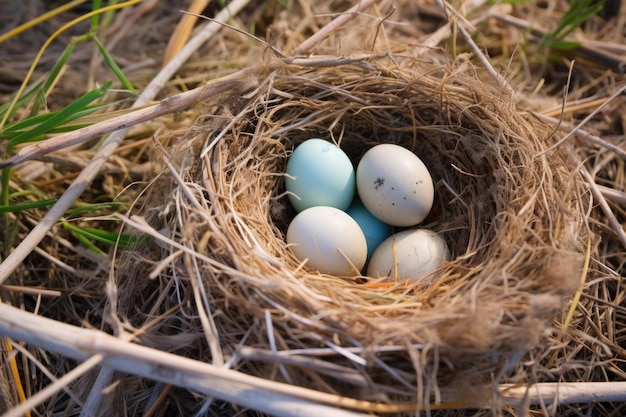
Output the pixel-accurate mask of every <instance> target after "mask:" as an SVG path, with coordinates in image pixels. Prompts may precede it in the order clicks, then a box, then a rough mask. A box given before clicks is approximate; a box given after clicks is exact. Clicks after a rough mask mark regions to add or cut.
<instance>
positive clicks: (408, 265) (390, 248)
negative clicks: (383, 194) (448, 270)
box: [367, 229, 450, 281]
mask: <svg viewBox="0 0 626 417" xmlns="http://www.w3.org/2000/svg"><path fill="white" fill-rule="evenodd" d="M449 259H450V251H449V250H448V246H447V245H446V242H445V241H444V240H443V239H442V238H441V236H439V235H438V234H437V233H435V232H433V231H430V230H426V229H410V230H404V231H402V232H399V233H396V234H393V235H391V236H390V237H388V238H387V239H385V241H384V242H383V243H381V244H380V246H378V248H377V249H376V251H374V254H373V255H372V258H371V259H370V262H369V266H368V268H367V275H368V276H370V277H373V278H378V277H390V278H392V279H394V280H398V281H404V280H410V281H420V280H423V279H424V278H428V281H430V280H432V279H433V278H435V277H434V276H433V275H431V274H432V273H433V272H434V271H436V270H437V269H439V268H441V266H442V265H443V263H444V262H445V261H446V260H449Z"/></svg>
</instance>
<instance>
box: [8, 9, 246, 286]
mask: <svg viewBox="0 0 626 417" xmlns="http://www.w3.org/2000/svg"><path fill="white" fill-rule="evenodd" d="M249 1H250V0H234V1H233V2H231V3H230V4H229V5H228V6H227V7H226V8H224V9H223V10H222V11H221V12H220V13H219V14H218V15H217V16H216V20H219V21H226V20H228V19H230V18H231V17H232V16H233V15H235V14H237V13H239V11H240V10H241V9H243V7H244V6H246V5H247V4H248V2H249ZM221 27H222V26H221V25H219V24H218V23H216V22H209V23H207V24H206V25H205V27H204V28H203V29H202V31H201V32H199V33H198V34H197V35H196V36H195V37H194V38H193V39H191V41H189V43H188V44H187V45H186V46H185V47H184V48H183V49H182V50H181V51H180V53H179V54H178V55H176V57H175V58H174V59H173V60H171V61H170V62H169V63H168V64H167V65H166V66H165V67H164V68H163V69H162V70H161V71H160V72H159V73H158V74H157V75H156V76H155V77H154V79H153V80H152V81H151V82H150V84H148V86H147V87H146V89H145V90H144V92H143V93H142V94H141V95H140V96H139V97H138V98H137V101H136V102H135V103H134V104H133V108H138V107H142V106H144V105H145V104H146V103H148V102H150V101H151V100H152V99H153V98H154V97H156V95H157V94H158V92H159V91H161V89H162V88H163V86H164V85H165V83H166V82H167V81H168V80H169V79H170V78H171V77H172V76H173V75H174V74H175V73H176V72H177V71H178V69H179V68H180V67H181V66H182V64H183V63H184V62H185V61H187V60H188V59H189V57H190V56H191V55H192V54H193V53H194V52H195V51H196V50H197V49H198V48H199V47H200V46H201V45H202V44H204V43H205V42H206V41H207V40H208V39H210V38H211V37H212V36H213V35H214V34H215V33H217V31H219V29H221ZM227 85H228V86H229V88H232V87H233V86H232V85H230V84H229V83H227ZM223 87H225V86H224V85H222V88H223ZM210 88H211V87H209V89H210ZM196 94H197V92H196ZM196 98H198V96H197V95H196ZM168 100H169V101H168ZM176 100H177V99H176V98H174V103H175V102H176ZM164 101H165V104H166V105H167V103H168V102H169V103H170V105H171V104H172V102H171V99H166V100H164ZM118 128H119V129H120V130H118V131H116V132H114V133H113V134H111V136H109V137H108V138H107V140H106V141H105V142H104V143H103V145H102V147H101V148H100V150H99V151H98V152H97V153H96V154H95V155H94V157H93V159H92V160H91V162H90V163H89V165H88V166H87V167H86V168H85V169H84V170H83V171H81V173H80V175H79V176H78V177H77V178H76V180H74V182H73V183H72V184H71V185H70V186H69V187H68V189H67V190H66V191H65V193H63V195H62V196H61V197H60V198H59V200H58V201H57V203H56V204H55V205H54V206H52V208H51V209H50V210H49V211H48V213H46V215H45V216H44V218H43V219H41V221H40V222H39V223H38V224H37V225H36V226H35V227H34V228H33V230H31V232H30V233H29V234H28V235H27V236H26V238H25V239H24V240H23V241H22V242H21V243H20V244H19V245H18V246H17V247H16V248H15V250H13V252H11V253H10V254H9V256H7V258H6V259H5V260H4V262H2V263H0V284H1V283H3V282H4V281H5V280H6V279H7V278H8V277H9V275H10V274H11V273H12V272H13V271H14V270H15V269H16V268H17V267H18V265H20V264H21V263H22V261H23V260H24V259H25V258H26V256H28V254H29V253H30V252H31V251H32V249H33V248H34V247H35V246H37V245H38V244H39V242H40V241H41V239H43V238H44V236H45V235H46V233H48V231H50V229H51V228H52V227H53V226H54V225H55V224H56V223H57V221H58V220H59V219H60V218H61V216H63V214H64V213H65V212H66V211H67V209H68V208H69V207H70V206H71V205H72V204H73V203H74V201H75V200H76V199H77V198H78V197H79V196H80V195H81V194H82V193H83V191H85V189H86V188H87V187H88V186H89V185H90V184H91V182H92V181H93V179H94V178H95V177H96V176H97V175H98V173H99V172H100V170H101V169H102V166H103V165H104V163H105V162H106V161H107V159H108V158H109V156H110V155H111V154H113V152H114V151H115V149H116V148H117V147H118V146H119V144H120V143H121V142H122V140H123V139H124V137H125V136H126V132H127V131H128V126H118ZM5 162H6V161H5ZM4 166H7V165H6V164H5V165H4Z"/></svg>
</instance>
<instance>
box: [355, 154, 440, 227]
mask: <svg viewBox="0 0 626 417" xmlns="http://www.w3.org/2000/svg"><path fill="white" fill-rule="evenodd" d="M356 187H357V190H358V193H359V197H360V198H361V201H362V202H363V205H365V207H366V208H367V209H368V210H369V212H370V213H372V214H373V215H374V216H376V217H378V218H379V219H380V220H382V221H383V222H385V223H387V224H390V225H393V226H414V225H416V224H418V223H420V222H421V221H423V220H424V219H425V218H426V216H428V213H429V212H430V209H431V208H432V206H433V199H434V195H435V190H434V186H433V180H432V177H431V176H430V173H429V172H428V168H426V165H424V163H423V162H422V160H421V159H419V158H418V157H417V155H415V154H414V153H413V152H411V151H409V150H408V149H405V148H403V147H402V146H398V145H393V144H388V143H387V144H382V145H377V146H374V147H373V148H371V149H370V150H368V151H367V152H366V153H365V155H363V157H362V158H361V160H360V161H359V164H358V166H357V170H356Z"/></svg>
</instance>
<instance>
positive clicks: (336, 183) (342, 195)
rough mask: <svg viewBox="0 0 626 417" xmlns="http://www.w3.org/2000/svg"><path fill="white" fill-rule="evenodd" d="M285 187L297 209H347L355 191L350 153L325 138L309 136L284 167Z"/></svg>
mask: <svg viewBox="0 0 626 417" xmlns="http://www.w3.org/2000/svg"><path fill="white" fill-rule="evenodd" d="M285 173H286V174H287V175H286V177H285V188H286V189H287V191H288V193H289V194H288V198H289V201H290V202H291V204H292V205H293V207H294V208H295V209H296V210H297V211H298V212H300V211H303V210H306V209H308V208H310V207H316V206H328V207H335V208H338V209H340V210H345V209H347V208H348V206H349V205H350V203H351V202H352V198H353V197H354V193H355V190H356V180H355V174H354V167H353V166H352V162H351V161H350V158H348V155H346V154H345V152H344V151H342V150H341V149H340V148H339V147H338V146H336V145H335V144H333V143H331V142H328V141H326V140H323V139H309V140H306V141H304V142H302V143H301V144H300V145H299V146H298V147H296V149H295V150H294V151H293V153H292V154H291V156H290V157H289V160H288V161H287V167H286V170H285Z"/></svg>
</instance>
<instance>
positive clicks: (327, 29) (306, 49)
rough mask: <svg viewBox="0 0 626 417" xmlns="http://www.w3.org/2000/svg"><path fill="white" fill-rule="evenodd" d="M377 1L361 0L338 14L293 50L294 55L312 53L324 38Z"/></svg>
mask: <svg viewBox="0 0 626 417" xmlns="http://www.w3.org/2000/svg"><path fill="white" fill-rule="evenodd" d="M377 1H378V0H362V1H359V2H358V3H357V4H356V5H354V6H353V7H351V8H350V9H348V10H347V11H345V12H344V13H342V14H340V15H339V16H337V17H336V18H335V19H333V20H332V21H331V22H330V23H329V24H327V25H326V26H324V27H323V28H321V29H320V30H318V31H317V32H316V33H315V34H313V35H312V36H311V37H310V38H308V39H307V40H305V41H304V42H302V44H300V46H298V47H297V48H296V49H295V50H294V51H293V55H295V56H303V55H309V54H311V50H312V49H314V48H316V47H317V46H318V45H319V44H320V43H322V41H323V40H324V39H326V38H328V37H329V36H330V35H331V34H333V33H334V32H335V31H337V30H338V29H341V27H342V26H343V25H345V24H346V23H348V21H350V20H352V19H353V18H354V17H355V16H357V15H358V14H359V13H360V12H362V11H363V10H365V9H367V8H368V7H370V6H371V5H373V4H375V3H376V2H377Z"/></svg>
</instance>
